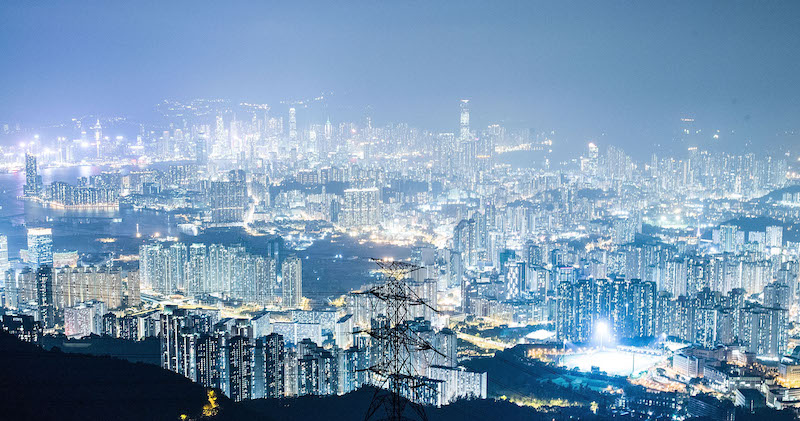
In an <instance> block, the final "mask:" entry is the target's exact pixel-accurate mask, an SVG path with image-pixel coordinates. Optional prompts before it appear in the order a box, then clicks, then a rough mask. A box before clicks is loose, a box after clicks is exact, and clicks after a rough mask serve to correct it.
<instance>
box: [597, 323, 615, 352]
mask: <svg viewBox="0 0 800 421" xmlns="http://www.w3.org/2000/svg"><path fill="white" fill-rule="evenodd" d="M594 331H595V332H596V333H597V339H599V340H600V347H602V346H603V341H604V340H607V339H608V338H609V337H610V332H611V330H610V329H609V327H608V323H606V322H604V321H599V322H597V324H595V326H594Z"/></svg>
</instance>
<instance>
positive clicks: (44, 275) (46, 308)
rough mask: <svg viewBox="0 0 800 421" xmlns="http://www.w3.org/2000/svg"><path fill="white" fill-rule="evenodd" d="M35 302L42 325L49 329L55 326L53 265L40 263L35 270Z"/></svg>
mask: <svg viewBox="0 0 800 421" xmlns="http://www.w3.org/2000/svg"><path fill="white" fill-rule="evenodd" d="M36 290H37V294H36V298H37V302H36V304H37V305H38V306H39V317H40V319H39V320H41V322H42V326H43V327H44V328H45V329H50V328H52V327H53V326H55V309H54V308H53V267H52V266H50V265H47V264H45V265H41V266H39V268H38V269H37V270H36Z"/></svg>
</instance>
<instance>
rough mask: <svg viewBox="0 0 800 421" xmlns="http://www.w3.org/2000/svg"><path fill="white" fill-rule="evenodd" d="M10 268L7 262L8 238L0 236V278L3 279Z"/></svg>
mask: <svg viewBox="0 0 800 421" xmlns="http://www.w3.org/2000/svg"><path fill="white" fill-rule="evenodd" d="M10 267H11V265H10V264H9V262H8V237H6V236H5V235H0V278H2V279H4V278H5V276H6V271H7V270H8V269H9V268H10Z"/></svg>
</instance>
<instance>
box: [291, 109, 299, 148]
mask: <svg viewBox="0 0 800 421" xmlns="http://www.w3.org/2000/svg"><path fill="white" fill-rule="evenodd" d="M289 140H290V141H292V143H294V142H296V141H297V114H296V111H295V109H294V107H292V108H289Z"/></svg>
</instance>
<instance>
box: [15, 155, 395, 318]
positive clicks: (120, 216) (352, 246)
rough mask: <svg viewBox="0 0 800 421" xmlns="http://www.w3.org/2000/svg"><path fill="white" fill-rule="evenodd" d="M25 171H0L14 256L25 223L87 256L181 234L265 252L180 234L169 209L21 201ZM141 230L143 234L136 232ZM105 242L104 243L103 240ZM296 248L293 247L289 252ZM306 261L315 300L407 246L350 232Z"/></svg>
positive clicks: (70, 172) (356, 280)
mask: <svg viewBox="0 0 800 421" xmlns="http://www.w3.org/2000/svg"><path fill="white" fill-rule="evenodd" d="M105 170H108V168H107V167H101V166H76V167H61V168H48V169H45V170H43V171H42V179H43V182H44V183H45V184H47V183H51V182H53V181H64V182H68V183H73V184H74V183H75V181H76V180H77V178H78V177H88V176H91V175H96V174H99V173H100V172H102V171H105ZM24 184H25V173H24V172H16V173H7V174H0V206H2V209H0V233H2V234H5V235H7V236H8V243H9V245H8V246H9V257H18V256H19V250H20V249H24V248H26V247H27V237H26V225H27V226H47V227H52V228H53V245H54V249H55V250H78V251H79V252H80V253H82V254H87V253H89V254H92V253H93V254H105V255H111V256H119V255H131V254H137V253H138V250H139V246H140V245H141V244H142V243H143V242H144V241H147V240H149V239H152V238H153V237H156V236H158V237H179V238H180V239H181V240H182V241H186V242H195V241H197V242H199V241H204V242H207V243H211V242H221V243H226V244H235V243H242V244H244V245H246V246H247V248H248V250H249V251H250V252H252V253H258V254H260V253H264V252H265V249H264V247H262V241H264V240H265V239H266V237H253V236H249V235H247V234H246V233H244V232H243V231H242V230H233V231H230V232H228V233H227V234H226V235H217V234H204V235H202V236H200V237H197V238H194V237H191V236H186V235H182V234H180V232H179V230H178V229H177V225H176V224H177V221H175V218H174V217H173V216H172V215H171V214H169V213H166V212H155V211H148V210H136V209H132V208H125V207H123V208H120V209H63V208H50V207H47V206H43V205H42V204H41V203H38V202H33V201H26V200H22V199H20V198H19V197H21V196H22V189H23V186H24ZM137 234H138V235H137ZM101 239H102V240H103V241H100V240H101ZM289 252H292V251H289ZM296 253H297V255H298V256H299V257H300V258H302V259H303V293H304V295H306V296H307V297H309V298H311V299H312V300H314V302H315V303H324V302H325V300H326V299H328V298H334V297H336V296H338V295H341V294H344V293H347V292H348V291H350V290H352V289H357V288H359V287H360V286H362V285H364V284H365V283H366V282H368V281H369V280H370V279H371V271H372V270H373V269H374V268H375V264H374V263H372V262H370V261H369V258H370V257H387V256H390V257H394V258H396V259H405V258H407V257H408V256H409V255H410V252H409V250H408V249H405V248H401V247H396V246H389V245H379V244H373V243H369V242H367V243H364V244H361V243H359V242H358V241H356V240H353V239H351V238H350V237H348V236H346V235H333V236H329V237H328V238H325V239H321V240H317V241H315V242H314V243H313V244H312V245H310V246H309V247H308V248H306V249H304V250H297V251H296Z"/></svg>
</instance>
